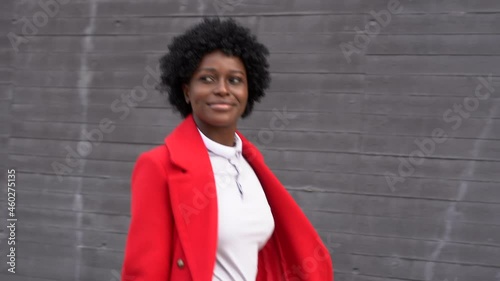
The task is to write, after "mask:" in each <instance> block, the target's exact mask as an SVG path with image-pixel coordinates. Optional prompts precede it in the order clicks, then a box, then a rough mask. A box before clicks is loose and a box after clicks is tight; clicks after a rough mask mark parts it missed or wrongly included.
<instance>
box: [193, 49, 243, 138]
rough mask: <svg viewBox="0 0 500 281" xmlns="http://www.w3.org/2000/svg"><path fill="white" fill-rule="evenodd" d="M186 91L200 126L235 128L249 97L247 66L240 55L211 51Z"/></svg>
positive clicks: (201, 63) (204, 58) (202, 127)
mask: <svg viewBox="0 0 500 281" xmlns="http://www.w3.org/2000/svg"><path fill="white" fill-rule="evenodd" d="M183 91H184V97H185V98H186V102H189V103H190V104H191V108H192V109H193V117H194V119H195V121H196V123H197V125H198V126H199V127H200V129H207V130H213V129H217V128H218V127H219V128H220V127H224V128H236V123H237V122H238V119H239V118H240V117H241V115H242V114H243V112H244V111H245V107H246V105H247V100H248V85H247V75H246V71H245V66H244V65H243V62H242V61H241V59H240V58H238V57H234V56H227V55H226V54H224V53H223V52H221V51H218V50H217V51H214V52H212V53H209V54H207V55H205V56H204V57H203V59H202V60H201V62H200V65H199V66H198V68H197V69H196V70H195V72H194V73H193V75H192V77H191V79H190V81H189V83H188V84H185V85H183ZM202 131H203V130H202Z"/></svg>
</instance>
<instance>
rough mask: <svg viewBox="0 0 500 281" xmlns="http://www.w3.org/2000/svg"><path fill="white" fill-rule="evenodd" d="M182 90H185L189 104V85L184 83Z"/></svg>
mask: <svg viewBox="0 0 500 281" xmlns="http://www.w3.org/2000/svg"><path fill="white" fill-rule="evenodd" d="M182 91H183V92H184V99H185V100H186V103H188V104H189V86H188V85H187V84H182Z"/></svg>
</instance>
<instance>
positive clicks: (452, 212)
mask: <svg viewBox="0 0 500 281" xmlns="http://www.w3.org/2000/svg"><path fill="white" fill-rule="evenodd" d="M498 114H499V109H498V103H496V104H495V106H494V107H493V108H492V109H491V110H490V114H489V116H488V120H487V121H486V124H485V125H484V127H483V129H482V130H481V134H479V136H477V138H476V139H475V141H474V144H473V147H472V152H471V157H472V158H476V157H478V155H479V152H480V151H481V140H483V139H486V138H487V137H488V135H489V133H490V132H491V130H492V124H493V118H495V117H498ZM475 171H476V161H473V160H471V161H469V164H468V165H467V166H466V167H465V169H464V170H463V171H462V174H461V176H460V177H461V178H472V177H473V176H474V173H475ZM468 183H469V182H468V181H465V180H464V181H462V182H461V183H460V186H459V187H458V192H457V200H456V201H453V202H452V203H451V204H450V206H448V209H447V210H446V213H445V229H444V233H443V237H442V238H441V239H440V240H439V243H438V245H437V247H436V248H435V249H434V251H433V252H432V254H431V256H430V258H429V260H430V261H428V262H427V264H426V265H425V280H428V281H430V280H434V265H435V262H433V261H434V260H436V259H437V258H438V257H439V255H440V254H441V251H442V250H443V249H444V247H445V246H446V243H447V242H448V241H449V240H450V234H451V232H452V230H453V222H454V220H455V218H456V217H457V215H459V212H458V211H457V206H458V203H459V202H460V201H463V200H464V198H465V196H466V195H467V191H468V188H469V185H468Z"/></svg>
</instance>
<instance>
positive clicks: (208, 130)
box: [195, 118, 236, 146]
mask: <svg viewBox="0 0 500 281" xmlns="http://www.w3.org/2000/svg"><path fill="white" fill-rule="evenodd" d="M195 121H196V125H197V126H198V128H199V129H200V131H201V132H202V133H203V134H204V135H205V136H206V137H207V138H209V139H211V140H213V141H214V142H217V143H220V144H222V145H225V146H234V145H235V141H234V134H235V133H236V125H234V126H229V127H213V126H208V125H206V124H203V123H202V122H199V121H198V120H196V118H195Z"/></svg>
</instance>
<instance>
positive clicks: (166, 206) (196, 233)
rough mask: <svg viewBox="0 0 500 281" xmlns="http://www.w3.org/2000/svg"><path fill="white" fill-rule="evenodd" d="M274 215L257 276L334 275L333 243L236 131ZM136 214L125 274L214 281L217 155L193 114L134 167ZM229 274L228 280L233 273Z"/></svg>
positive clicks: (273, 280)
mask: <svg viewBox="0 0 500 281" xmlns="http://www.w3.org/2000/svg"><path fill="white" fill-rule="evenodd" d="M236 133H237V134H238V135H239V136H240V138H241V140H242V144H243V156H244V157H245V159H246V160H247V161H248V163H249V164H250V166H252V168H253V169H254V171H255V174H256V175H257V177H258V178H259V180H260V183H261V184H262V187H263V189H264V192H265V194H266V197H267V200H268V202H269V205H270V207H271V211H272V213H273V216H274V220H275V230H274V233H273V234H272V236H271V238H270V239H269V241H268V242H267V244H266V245H265V246H264V248H263V249H262V250H260V252H259V262H258V273H257V281H285V280H286V281H296V280H310V281H331V280H333V268H332V262H331V259H330V255H329V253H328V250H327V248H326V247H325V246H324V244H323V243H322V242H321V239H320V237H319V236H318V234H317V233H316V231H315V230H314V228H313V226H312V225H311V223H310V222H309V220H308V219H307V218H306V216H305V215H304V213H303V212H302V210H301V209H300V207H299V206H298V205H297V204H296V203H295V201H294V200H293V198H292V196H291V195H290V194H289V193H288V192H287V191H286V189H285V188H284V187H283V185H282V184H281V183H280V182H279V180H278V179H277V178H276V176H275V175H274V174H273V173H272V172H271V170H270V169H269V168H268V167H267V165H266V164H265V163H264V158H263V156H262V154H261V153H260V152H259V151H258V149H257V148H256V147H255V146H254V145H253V144H252V143H250V142H249V141H248V140H247V139H246V138H245V137H243V135H242V134H241V133H240V132H239V131H237V132H236ZM131 214H132V216H131V222H130V229H129V233H128V238H127V242H126V249H125V259H124V263H123V270H122V281H164V280H165V281H166V280H174V281H184V280H186V281H189V280H194V281H211V280H212V275H213V271H214V265H215V255H216V250H217V198H216V191H215V180H214V176H213V171H212V166H211V163H210V158H209V155H208V152H207V149H206V147H205V144H204V143H203V140H202V138H201V136H200V134H199V132H198V130H197V127H196V123H195V122H194V119H193V116H192V115H189V116H188V117H187V118H186V119H185V120H184V121H183V122H182V123H181V124H180V125H179V126H178V127H177V128H176V129H175V130H174V131H173V132H172V133H171V134H170V135H169V136H168V137H167V138H166V139H165V144H164V145H161V146H158V147H156V148H154V149H152V150H150V151H147V152H145V153H143V154H141V155H140V156H139V158H138V160H137V162H136V165H135V167H134V171H133V173H132V201H131ZM228 281H229V280H228Z"/></svg>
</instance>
